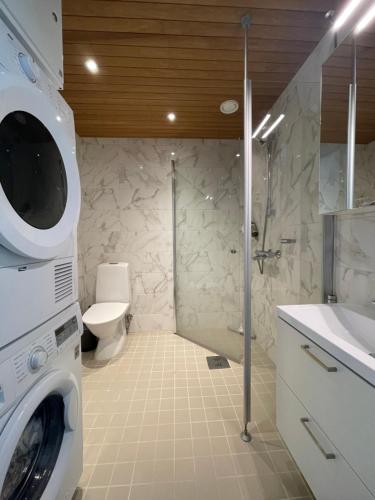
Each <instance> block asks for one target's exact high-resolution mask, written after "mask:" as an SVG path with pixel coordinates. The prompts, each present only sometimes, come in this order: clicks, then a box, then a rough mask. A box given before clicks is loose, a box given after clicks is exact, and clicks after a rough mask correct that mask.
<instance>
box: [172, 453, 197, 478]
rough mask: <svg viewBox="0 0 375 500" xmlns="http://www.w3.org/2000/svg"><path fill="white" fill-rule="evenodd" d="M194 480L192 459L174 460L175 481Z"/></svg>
mask: <svg viewBox="0 0 375 500" xmlns="http://www.w3.org/2000/svg"><path fill="white" fill-rule="evenodd" d="M194 478H195V472H194V460H193V459H192V458H182V459H176V460H175V480H176V481H190V480H193V479H194Z"/></svg>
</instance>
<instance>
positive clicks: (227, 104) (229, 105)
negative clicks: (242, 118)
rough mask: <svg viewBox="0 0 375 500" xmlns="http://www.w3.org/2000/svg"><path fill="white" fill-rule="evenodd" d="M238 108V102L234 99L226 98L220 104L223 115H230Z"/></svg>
mask: <svg viewBox="0 0 375 500" xmlns="http://www.w3.org/2000/svg"><path fill="white" fill-rule="evenodd" d="M238 108H239V104H238V102H237V101H236V100H235V99H228V100H227V101H224V102H222V103H221V104H220V111H221V112H222V113H224V115H231V114H232V113H235V112H236V111H237V110H238Z"/></svg>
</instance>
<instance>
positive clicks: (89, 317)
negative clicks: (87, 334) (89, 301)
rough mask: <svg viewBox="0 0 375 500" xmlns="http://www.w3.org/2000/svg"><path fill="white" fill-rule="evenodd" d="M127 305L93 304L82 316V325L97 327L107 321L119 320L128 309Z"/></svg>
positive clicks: (121, 303) (120, 303)
mask: <svg viewBox="0 0 375 500" xmlns="http://www.w3.org/2000/svg"><path fill="white" fill-rule="evenodd" d="M129 305H130V304H129V303H123V302H101V303H99V304H93V305H92V306H91V307H90V308H89V309H88V310H87V311H86V312H85V314H84V315H83V317H82V320H83V322H84V323H86V324H87V323H88V324H90V325H99V324H101V323H107V322H108V321H115V320H116V319H119V318H121V316H123V315H124V314H125V313H126V311H127V310H128V309H129Z"/></svg>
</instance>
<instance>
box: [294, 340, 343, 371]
mask: <svg viewBox="0 0 375 500" xmlns="http://www.w3.org/2000/svg"><path fill="white" fill-rule="evenodd" d="M301 349H303V350H304V351H305V353H306V354H308V355H309V356H310V358H312V359H313V360H314V361H315V362H316V363H318V365H320V366H321V367H322V368H324V369H325V370H327V372H337V368H336V366H327V365H326V364H325V363H323V361H322V360H321V359H319V358H318V356H316V355H315V354H314V353H313V352H311V348H310V346H309V345H308V344H304V345H301Z"/></svg>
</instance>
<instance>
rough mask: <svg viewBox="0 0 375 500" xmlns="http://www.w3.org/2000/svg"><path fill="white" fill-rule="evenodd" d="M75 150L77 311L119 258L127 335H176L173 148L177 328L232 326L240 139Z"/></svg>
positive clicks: (85, 144) (113, 143)
mask: <svg viewBox="0 0 375 500" xmlns="http://www.w3.org/2000/svg"><path fill="white" fill-rule="evenodd" d="M78 144H79V147H78V163H79V168H80V174H81V184H82V211H81V219H80V224H79V231H78V234H79V236H78V238H79V266H80V273H79V274H80V300H81V304H82V309H83V310H85V309H86V308H87V307H88V306H89V305H90V304H92V303H93V302H94V299H95V274H96V267H97V265H98V264H99V263H100V262H105V261H125V262H129V264H130V271H131V288H132V306H131V307H132V310H131V312H132V313H133V314H134V319H133V322H132V325H131V329H132V330H133V331H150V330H151V331H152V330H167V331H174V330H175V317H174V306H173V272H172V271H173V269H172V266H173V252H172V242H173V240H172V237H173V233H172V229H173V228H172V179H171V162H170V159H171V153H172V152H174V153H175V154H174V156H173V158H174V159H175V161H176V166H177V198H178V207H177V208H178V212H177V221H178V229H177V233H178V234H177V237H178V242H177V243H178V245H177V248H178V255H177V257H178V258H177V268H178V282H177V288H178V290H179V299H180V300H179V302H178V303H179V304H180V305H181V306H180V308H179V310H178V317H179V318H180V319H181V325H180V328H181V327H182V326H185V325H186V326H187V325H190V326H191V325H196V326H199V327H202V326H203V325H204V326H207V327H213V326H215V325H216V324H218V323H220V326H221V327H226V325H227V324H229V323H230V322H236V323H238V324H239V322H240V312H239V311H240V305H239V302H240V289H239V286H240V285H239V281H240V277H239V259H240V258H241V256H240V253H238V254H235V255H232V254H230V248H237V249H239V246H240V243H239V239H240V228H241V224H242V218H241V213H242V211H241V210H240V207H239V197H240V195H239V190H240V187H239V170H240V168H239V164H240V161H239V159H238V158H237V157H236V153H237V152H238V151H239V144H238V142H237V141H219V140H217V141H215V140H199V139H197V140H194V139H186V140H164V139H155V140H154V139H145V140H142V139H95V138H84V139H79V140H78ZM207 196H208V198H207ZM206 198H207V199H206ZM210 198H212V200H211V199H210Z"/></svg>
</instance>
